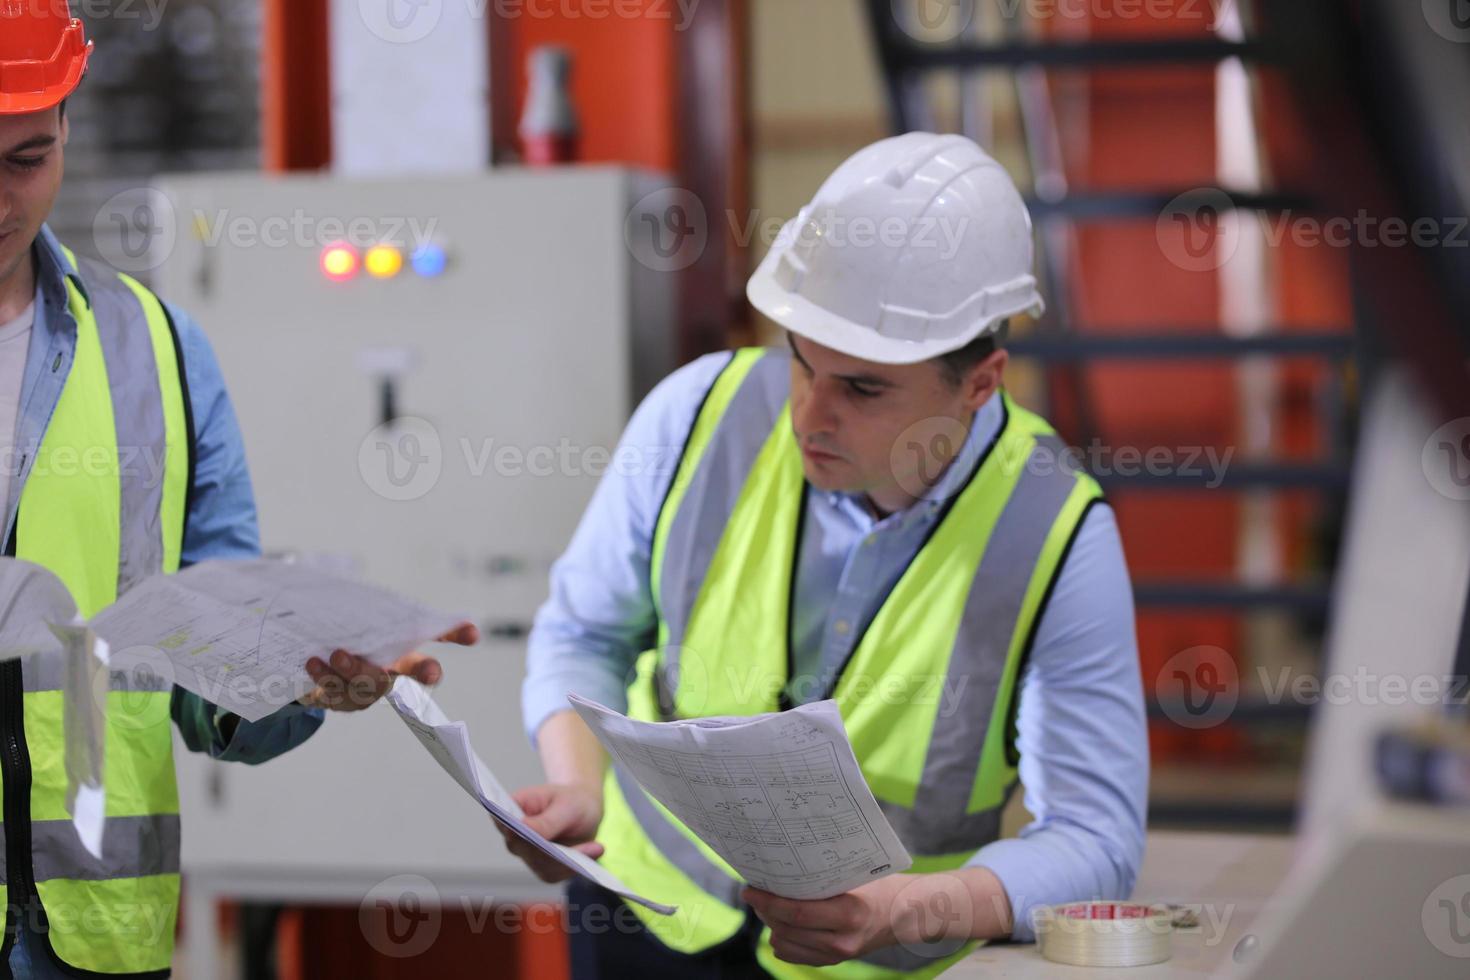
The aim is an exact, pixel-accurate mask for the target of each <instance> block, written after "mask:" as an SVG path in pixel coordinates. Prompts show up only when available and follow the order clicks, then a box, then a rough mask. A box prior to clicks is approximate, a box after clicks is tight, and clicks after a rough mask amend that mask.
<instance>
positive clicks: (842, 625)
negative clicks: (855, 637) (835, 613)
mask: <svg viewBox="0 0 1470 980" xmlns="http://www.w3.org/2000/svg"><path fill="white" fill-rule="evenodd" d="M832 628H833V629H835V630H836V631H837V632H838V634H839V635H841V636H846V635H847V631H848V630H849V629H851V628H852V627H851V626H849V625H848V623H847V620H845V619H839V620H838V621H837V622H835V623H833V624H832Z"/></svg>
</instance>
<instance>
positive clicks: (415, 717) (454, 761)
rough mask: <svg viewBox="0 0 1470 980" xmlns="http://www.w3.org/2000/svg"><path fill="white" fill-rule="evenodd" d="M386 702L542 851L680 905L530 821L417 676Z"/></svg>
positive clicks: (665, 908)
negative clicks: (556, 841) (627, 879)
mask: <svg viewBox="0 0 1470 980" xmlns="http://www.w3.org/2000/svg"><path fill="white" fill-rule="evenodd" d="M388 703H389V704H391V705H393V708H394V709H395V710H396V711H397V712H398V717H400V718H402V719H403V723H404V724H405V725H407V726H408V728H409V730H410V731H411V732H413V733H414V735H415V736H416V737H417V738H418V740H419V742H421V743H422V744H423V746H424V748H426V749H428V750H429V754H430V755H432V756H433V757H434V760H435V761H436V762H438V763H439V765H440V766H442V767H443V769H444V771H445V772H447V773H449V775H451V776H453V777H454V781H455V782H457V783H459V785H460V787H461V788H462V789H463V790H464V791H465V792H466V793H468V794H470V796H472V797H474V798H475V799H476V800H477V801H478V802H479V804H480V805H481V806H483V807H484V808H485V809H486V810H488V811H489V812H490V815H491V816H493V817H495V818H496V819H497V820H499V821H500V822H501V823H502V824H504V825H505V826H507V827H509V828H510V829H511V831H513V832H514V833H515V834H517V835H518V836H520V837H522V838H524V839H525V840H527V841H530V842H531V844H532V845H533V846H535V847H536V848H537V849H539V850H540V851H541V852H542V853H544V854H546V855H547V856H548V857H550V858H552V859H554V860H556V861H560V862H561V863H562V864H564V865H566V866H567V867H568V868H570V869H571V870H573V871H575V872H576V873H577V874H579V875H582V876H584V877H586V878H589V879H591V880H592V881H594V882H596V883H597V884H599V885H601V886H602V887H604V888H606V889H609V890H610V891H613V892H616V893H617V894H619V895H621V896H623V897H624V898H626V899H628V900H630V901H634V902H637V903H638V904H639V905H643V906H645V907H647V908H650V909H652V910H653V911H655V912H658V913H660V914H662V915H673V914H674V912H676V911H677V907H676V906H672V905H661V904H659V903H658V902H653V901H649V900H648V899H646V898H644V897H643V896H641V895H635V894H633V893H632V892H630V891H629V890H628V889H627V886H625V885H624V884H623V883H622V882H620V881H618V879H617V878H616V877H614V876H613V874H612V873H611V872H609V871H607V870H606V869H605V868H603V867H602V866H601V865H600V864H598V863H597V862H596V861H594V860H592V859H591V858H590V857H588V856H587V855H585V854H583V853H582V852H580V851H576V850H573V849H572V848H570V847H563V846H562V845H560V844H553V843H552V842H551V841H549V840H547V839H546V838H545V837H543V836H541V835H540V834H538V833H537V832H536V831H534V830H532V829H531V828H530V827H528V826H526V823H525V817H526V814H525V812H524V811H522V810H521V808H520V805H519V804H517V803H516V801H515V800H514V799H513V798H512V797H511V795H510V794H509V793H507V792H506V791H505V787H503V786H501V785H500V781H499V780H498V779H496V778H495V776H494V774H493V773H491V772H490V770H489V769H488V768H487V767H486V765H485V763H484V762H482V761H481V759H480V757H479V755H478V754H477V753H476V752H475V750H474V748H473V747H471V745H470V736H469V731H468V729H466V728H465V724H464V722H462V721H450V720H449V718H448V717H446V716H445V714H444V712H443V711H442V710H441V709H440V707H439V705H437V704H435V703H434V699H433V698H431V697H430V696H429V692H428V689H427V688H425V687H424V686H423V685H422V684H420V683H419V682H418V681H416V680H414V679H412V678H410V677H400V678H398V680H397V681H396V682H395V683H394V685H393V690H392V691H390V692H388Z"/></svg>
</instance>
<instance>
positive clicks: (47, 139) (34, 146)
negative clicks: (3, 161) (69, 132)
mask: <svg viewBox="0 0 1470 980" xmlns="http://www.w3.org/2000/svg"><path fill="white" fill-rule="evenodd" d="M55 145H56V137H55V136H32V137H31V138H30V139H28V140H24V141H22V142H20V143H17V144H16V145H15V146H12V147H10V149H8V150H6V151H5V155H6V156H11V155H13V154H16V153H25V152H27V151H28V150H49V149H50V148H51V147H53V146H55Z"/></svg>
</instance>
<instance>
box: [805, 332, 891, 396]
mask: <svg viewBox="0 0 1470 980" xmlns="http://www.w3.org/2000/svg"><path fill="white" fill-rule="evenodd" d="M786 342H787V343H788V344H790V345H791V353H792V355H793V356H794V357H795V358H796V359H797V360H798V361H800V362H801V366H802V367H804V368H806V369H807V370H808V371H810V370H811V368H812V366H811V365H810V364H808V363H807V362H806V358H804V357H802V356H801V351H799V350H797V349H796V338H795V337H793V336H791V334H790V333H787V334H786ZM837 377H838V379H839V380H841V381H845V382H847V383H848V384H850V385H851V384H857V385H868V386H869V387H874V388H893V387H895V385H894V383H893V382H892V381H889V380H888V379H887V378H880V377H878V376H877V375H876V374H839V375H837Z"/></svg>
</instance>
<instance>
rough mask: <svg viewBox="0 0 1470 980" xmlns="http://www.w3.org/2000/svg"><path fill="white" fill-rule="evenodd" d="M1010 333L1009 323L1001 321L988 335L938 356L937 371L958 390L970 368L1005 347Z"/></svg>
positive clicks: (982, 335) (984, 334) (985, 334)
mask: <svg viewBox="0 0 1470 980" xmlns="http://www.w3.org/2000/svg"><path fill="white" fill-rule="evenodd" d="M1010 332H1011V321H1010V320H1002V321H1000V326H998V327H996V328H995V329H994V330H992V331H991V332H989V333H983V334H981V335H980V336H978V337H976V338H975V339H974V340H972V341H970V342H969V343H968V344H966V345H965V346H963V347H961V348H960V349H959V350H952V351H950V352H949V353H948V354H941V355H939V370H940V372H941V373H942V374H943V375H944V380H945V381H946V382H948V383H949V386H950V387H951V388H958V387H959V386H960V385H961V384H962V383H963V382H964V380H965V375H967V374H969V373H970V369H971V368H972V367H974V366H975V365H976V364H979V363H980V362H981V361H983V360H985V359H986V358H987V357H989V356H990V355H991V354H994V353H995V352H996V351H998V350H1000V348H1002V347H1004V346H1005V342H1006V338H1007V337H1008V336H1009V335H1010Z"/></svg>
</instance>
